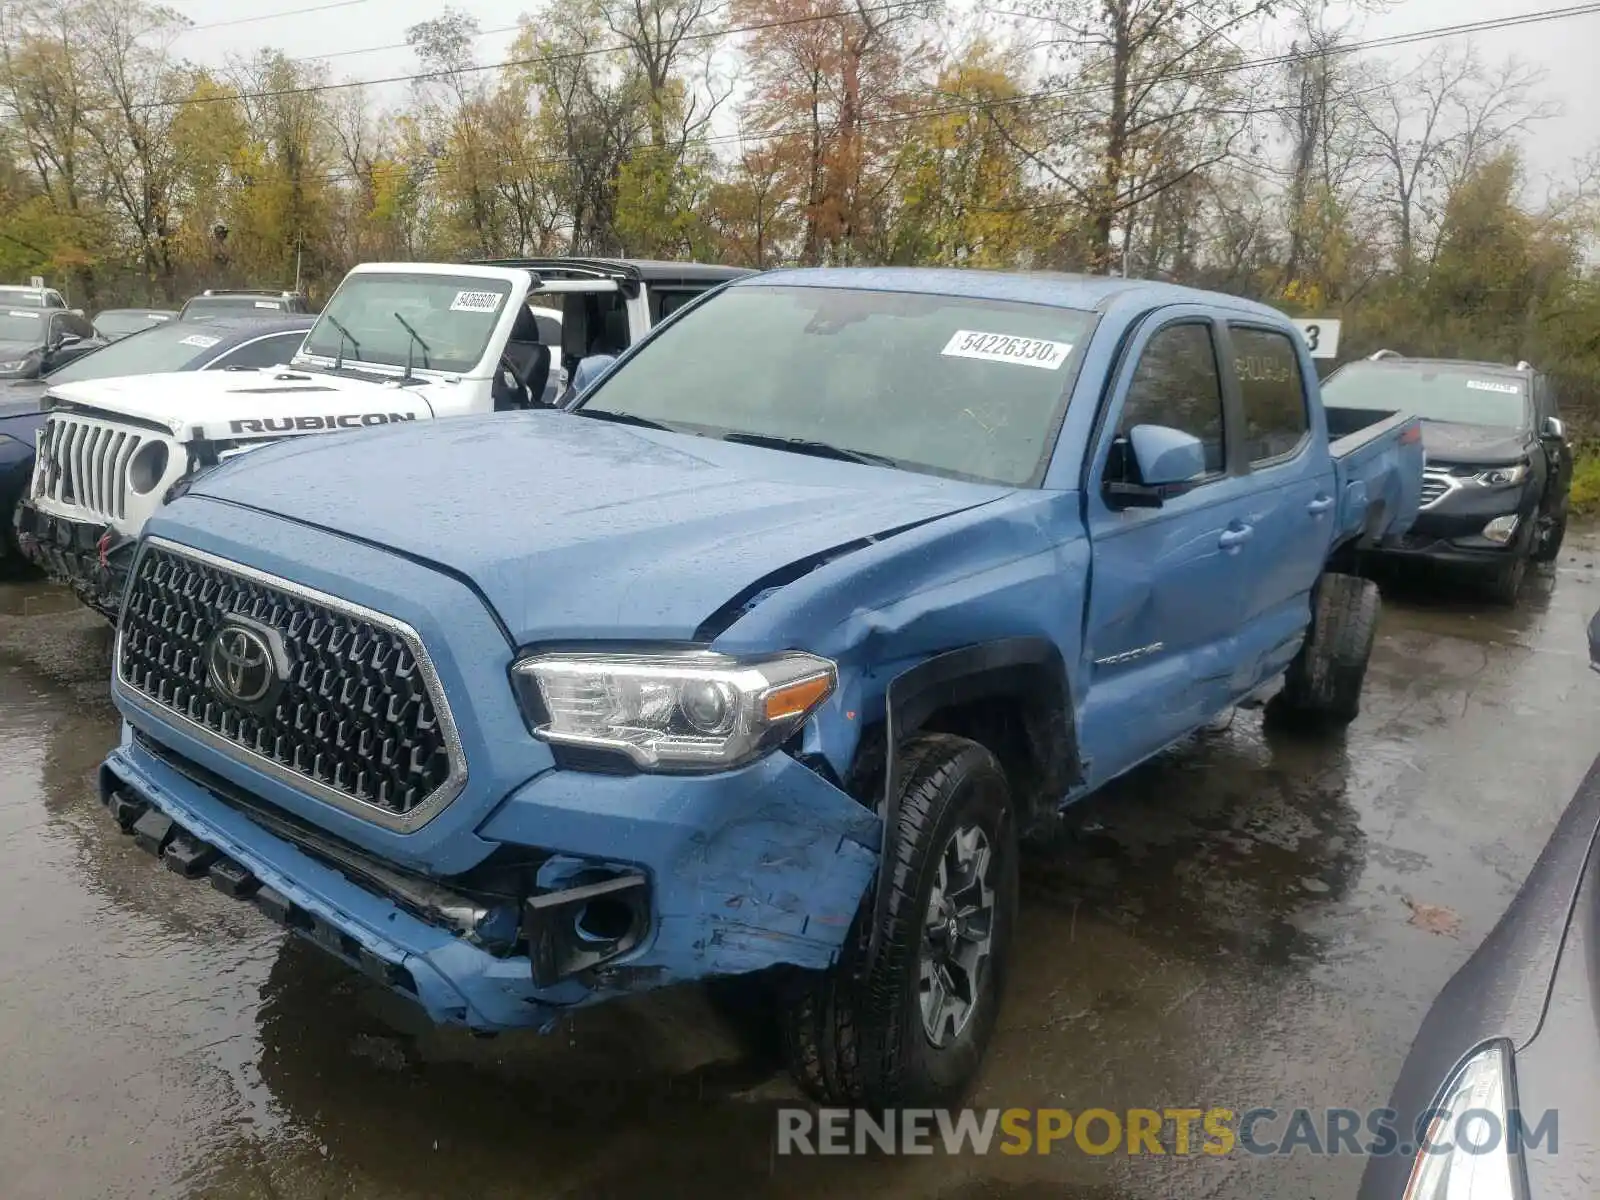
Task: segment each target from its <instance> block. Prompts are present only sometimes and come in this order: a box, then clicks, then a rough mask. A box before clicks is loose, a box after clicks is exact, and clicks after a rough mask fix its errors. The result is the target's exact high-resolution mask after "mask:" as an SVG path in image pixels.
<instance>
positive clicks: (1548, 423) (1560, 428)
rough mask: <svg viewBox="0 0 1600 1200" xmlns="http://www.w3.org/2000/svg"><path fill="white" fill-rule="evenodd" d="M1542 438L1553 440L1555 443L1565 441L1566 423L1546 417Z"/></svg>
mask: <svg viewBox="0 0 1600 1200" xmlns="http://www.w3.org/2000/svg"><path fill="white" fill-rule="evenodd" d="M1544 436H1545V437H1547V438H1555V439H1556V440H1557V441H1565V440H1566V437H1567V426H1566V423H1565V422H1563V421H1562V420H1561V418H1560V417H1546V418H1545V419H1544Z"/></svg>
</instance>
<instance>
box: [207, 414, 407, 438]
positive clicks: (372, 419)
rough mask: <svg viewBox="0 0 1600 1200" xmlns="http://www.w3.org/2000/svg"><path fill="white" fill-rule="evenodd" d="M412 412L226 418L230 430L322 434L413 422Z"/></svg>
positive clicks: (236, 431)
mask: <svg viewBox="0 0 1600 1200" xmlns="http://www.w3.org/2000/svg"><path fill="white" fill-rule="evenodd" d="M416 419H417V414H416V413H381V412H376V413H340V414H339V415H338V416H331V417H262V418H261V419H260V420H255V421H229V422H228V428H229V429H231V430H233V432H234V433H326V432H329V431H330V430H334V429H365V428H366V427H368V426H370V425H396V424H399V423H400V422H401V421H415V420H416Z"/></svg>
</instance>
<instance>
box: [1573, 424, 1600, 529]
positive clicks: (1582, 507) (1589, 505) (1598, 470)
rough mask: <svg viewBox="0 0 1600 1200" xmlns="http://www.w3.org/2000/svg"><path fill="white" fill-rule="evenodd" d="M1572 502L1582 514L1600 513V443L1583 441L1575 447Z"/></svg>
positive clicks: (1576, 511) (1578, 512) (1577, 511)
mask: <svg viewBox="0 0 1600 1200" xmlns="http://www.w3.org/2000/svg"><path fill="white" fill-rule="evenodd" d="M1571 504H1572V511H1573V512H1575V513H1577V514H1579V515H1580V516H1594V515H1595V514H1596V513H1600V444H1597V443H1595V442H1583V443H1579V444H1578V445H1577V446H1575V447H1573V460H1572V500H1571Z"/></svg>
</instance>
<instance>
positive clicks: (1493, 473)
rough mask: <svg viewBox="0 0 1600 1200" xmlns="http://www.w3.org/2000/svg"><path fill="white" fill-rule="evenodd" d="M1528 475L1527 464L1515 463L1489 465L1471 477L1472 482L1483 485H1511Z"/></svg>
mask: <svg viewBox="0 0 1600 1200" xmlns="http://www.w3.org/2000/svg"><path fill="white" fill-rule="evenodd" d="M1527 477H1528V464H1527V463H1517V464H1516V465H1515V466H1510V467H1491V468H1489V469H1488V470H1486V471H1479V472H1478V473H1477V474H1476V475H1474V476H1473V477H1472V480H1473V482H1474V483H1478V484H1481V485H1483V486H1484V487H1511V486H1512V485H1513V484H1517V483H1521V482H1522V481H1523V480H1524V479H1526V478H1527Z"/></svg>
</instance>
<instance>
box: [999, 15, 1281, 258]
mask: <svg viewBox="0 0 1600 1200" xmlns="http://www.w3.org/2000/svg"><path fill="white" fill-rule="evenodd" d="M1277 4H1278V0H1048V2H1047V3H1046V4H1044V5H1043V6H1042V7H1041V8H1039V9H1036V10H1034V11H1035V12H1036V13H1037V14H1038V15H1041V16H1044V17H1045V18H1046V19H1048V20H1049V21H1050V22H1051V23H1052V24H1053V25H1054V26H1055V27H1056V29H1057V31H1058V32H1057V36H1055V37H1053V38H1051V39H1049V40H1048V41H1047V42H1046V43H1045V45H1047V46H1048V47H1050V48H1051V49H1052V50H1053V51H1055V52H1056V53H1057V55H1058V58H1059V60H1060V62H1061V68H1060V70H1059V71H1058V72H1057V73H1056V74H1055V76H1053V77H1052V79H1051V82H1052V83H1053V84H1055V85H1057V86H1058V87H1060V88H1061V89H1062V90H1064V91H1069V92H1072V93H1075V95H1074V105H1073V108H1074V114H1075V116H1076V119H1074V120H1069V121H1068V122H1067V123H1066V124H1065V125H1064V127H1059V128H1058V129H1057V131H1056V137H1055V140H1054V142H1053V144H1052V145H1051V146H1049V147H1040V148H1034V149H1032V150H1031V151H1030V157H1032V158H1033V159H1034V161H1035V162H1036V163H1037V164H1038V165H1039V166H1040V167H1041V168H1042V169H1043V170H1044V171H1045V172H1046V173H1047V174H1048V175H1050V176H1051V177H1052V178H1053V179H1054V180H1055V181H1056V182H1057V183H1058V184H1060V185H1061V186H1063V187H1065V188H1067V189H1068V190H1069V192H1071V193H1072V194H1073V195H1074V196H1075V197H1076V198H1077V199H1078V201H1079V202H1080V203H1081V204H1082V205H1083V206H1084V209H1085V211H1086V217H1087V220H1086V223H1087V225H1088V228H1089V231H1090V242H1089V252H1090V257H1091V261H1090V263H1089V264H1088V265H1089V266H1090V267H1091V268H1092V269H1095V270H1099V271H1109V270H1111V268H1112V267H1113V265H1114V262H1115V259H1116V251H1115V249H1114V243H1115V241H1116V237H1117V233H1118V229H1119V227H1122V228H1123V229H1124V232H1125V230H1126V225H1127V221H1128V214H1130V213H1131V212H1133V211H1134V210H1135V209H1137V208H1138V207H1139V206H1140V205H1142V204H1144V203H1146V202H1147V201H1150V200H1152V199H1154V198H1155V197H1156V196H1159V195H1160V194H1161V193H1162V192H1165V191H1167V190H1168V189H1170V188H1175V187H1178V186H1180V185H1183V184H1185V183H1187V182H1188V181H1189V180H1191V179H1192V178H1193V177H1194V176H1196V175H1199V174H1203V173H1204V172H1205V171H1207V170H1208V169H1210V168H1212V167H1214V166H1217V165H1219V164H1221V163H1223V162H1226V161H1227V160H1228V159H1229V158H1230V157H1231V156H1232V155H1233V153H1234V151H1235V148H1236V146H1237V145H1238V144H1239V142H1240V140H1241V139H1243V138H1244V137H1245V136H1246V134H1247V133H1248V131H1249V130H1250V128H1251V126H1252V124H1253V121H1254V118H1255V115H1256V108H1257V107H1258V106H1257V105H1256V103H1255V101H1254V98H1253V96H1252V86H1253V84H1254V79H1253V77H1252V76H1251V75H1250V74H1249V73H1248V72H1246V71H1244V70H1243V65H1244V61H1245V56H1244V53H1243V52H1242V51H1241V49H1240V47H1239V45H1238V42H1237V40H1236V38H1237V37H1238V35H1240V34H1241V33H1242V32H1243V31H1244V30H1246V29H1247V28H1249V27H1251V26H1252V25H1253V24H1255V23H1256V22H1258V21H1259V20H1260V19H1261V18H1263V17H1266V16H1268V15H1270V14H1271V13H1272V12H1273V11H1274V10H1275V9H1276V7H1277ZM1086 108H1087V109H1088V112H1087V113H1086V114H1084V112H1083V110H1084V109H1086ZM1079 114H1082V115H1079ZM1064 149H1066V150H1067V152H1066V153H1063V150H1064Z"/></svg>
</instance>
